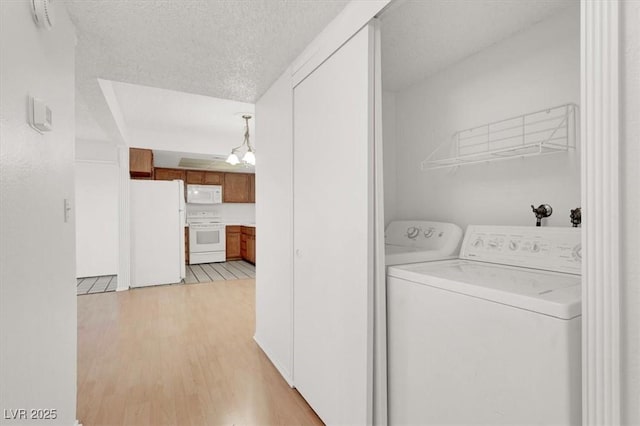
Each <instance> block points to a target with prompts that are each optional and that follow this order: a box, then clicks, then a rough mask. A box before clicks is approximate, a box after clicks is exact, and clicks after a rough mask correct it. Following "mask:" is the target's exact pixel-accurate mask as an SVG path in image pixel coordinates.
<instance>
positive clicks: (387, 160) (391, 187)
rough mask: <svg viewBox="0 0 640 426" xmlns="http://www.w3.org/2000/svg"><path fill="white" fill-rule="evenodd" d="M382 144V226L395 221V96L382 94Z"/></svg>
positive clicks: (389, 93)
mask: <svg viewBox="0 0 640 426" xmlns="http://www.w3.org/2000/svg"><path fill="white" fill-rule="evenodd" d="M382 143H383V152H382V157H383V165H384V170H383V176H384V225H385V227H386V226H387V225H388V224H389V222H391V221H392V220H395V219H396V215H397V212H396V204H397V199H396V193H397V192H396V185H397V174H398V172H397V159H396V94H395V93H394V92H388V91H387V92H383V93H382Z"/></svg>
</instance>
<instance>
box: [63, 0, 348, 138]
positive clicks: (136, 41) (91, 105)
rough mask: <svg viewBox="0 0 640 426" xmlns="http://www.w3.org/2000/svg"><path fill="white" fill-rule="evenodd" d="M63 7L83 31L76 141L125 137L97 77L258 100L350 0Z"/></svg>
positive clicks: (176, 0)
mask: <svg viewBox="0 0 640 426" xmlns="http://www.w3.org/2000/svg"><path fill="white" fill-rule="evenodd" d="M59 3H62V4H64V5H65V6H66V9H67V11H68V13H69V15H70V17H71V19H72V21H73V23H74V24H75V26H76V32H77V37H78V45H77V49H76V90H77V93H78V98H79V102H78V105H79V106H78V108H77V114H76V115H77V117H76V119H77V121H78V133H77V137H78V138H79V139H95V138H96V137H98V136H99V135H100V133H102V134H103V135H106V138H108V139H109V140H112V141H120V142H121V137H120V135H119V132H118V130H117V127H116V126H115V122H114V120H113V118H112V116H111V114H110V111H109V109H108V107H107V105H106V103H105V102H104V97H103V95H102V93H101V91H100V88H99V86H98V83H97V79H98V78H102V79H105V80H112V81H119V82H125V83H132V84H139V85H144V86H152V87H158V88H164V89H171V90H177V91H182V92H187V93H195V94H200V95H206V96H212V97H217V98H222V99H230V100H235V101H242V102H250V103H254V102H255V101H256V100H257V99H258V98H259V97H260V96H261V95H262V94H263V93H264V92H265V91H266V90H267V89H268V88H269V86H270V85H271V83H273V81H275V80H276V78H277V77H278V76H279V75H280V74H281V73H282V72H284V70H285V69H286V67H287V66H288V65H289V64H290V63H291V62H292V61H293V60H294V59H295V58H296V57H297V56H298V55H299V54H300V53H301V52H302V50H303V49H304V48H305V47H306V46H307V45H308V44H309V43H310V42H311V40H313V38H314V37H315V36H316V35H317V34H319V33H320V31H321V30H322V29H323V28H324V27H325V26H326V25H327V24H328V23H329V22H330V21H331V20H332V19H333V18H334V17H335V16H336V15H338V13H339V12H340V11H341V10H342V9H343V8H344V6H345V5H346V4H347V3H348V0H219V1H215V0H154V1H151V0H126V1H125V0H103V1H95V0H91V1H90V0H62V1H60V2H59ZM96 126H98V127H99V128H100V129H97V128H96Z"/></svg>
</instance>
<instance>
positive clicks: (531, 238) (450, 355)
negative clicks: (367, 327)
mask: <svg viewBox="0 0 640 426" xmlns="http://www.w3.org/2000/svg"><path fill="white" fill-rule="evenodd" d="M580 268H581V245H580V230H579V228H535V227H497V226H469V227H468V228H467V232H466V234H465V238H464V241H463V243H462V248H461V250H460V257H459V259H455V260H446V261H438V262H429V263H417V264H411V265H403V266H393V267H390V268H388V276H387V286H388V288H387V298H388V299H387V308H388V357H389V359H388V367H389V372H388V392H389V422H390V424H394V425H395V424H413V425H417V424H420V425H446V424H457V425H480V424H484V425H487V424H491V425H515V424H518V425H525V424H527V425H532V424H535V425H579V424H581V376H580V375H581V349H580V330H581V321H580V320H581V318H580V309H581V286H580V283H581V278H580Z"/></svg>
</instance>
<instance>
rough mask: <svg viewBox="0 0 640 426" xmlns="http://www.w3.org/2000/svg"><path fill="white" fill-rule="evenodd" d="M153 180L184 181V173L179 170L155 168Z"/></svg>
mask: <svg viewBox="0 0 640 426" xmlns="http://www.w3.org/2000/svg"><path fill="white" fill-rule="evenodd" d="M153 178H154V179H155V180H176V179H180V180H185V171H184V170H180V169H165V168H156V169H155V170H154V171H153Z"/></svg>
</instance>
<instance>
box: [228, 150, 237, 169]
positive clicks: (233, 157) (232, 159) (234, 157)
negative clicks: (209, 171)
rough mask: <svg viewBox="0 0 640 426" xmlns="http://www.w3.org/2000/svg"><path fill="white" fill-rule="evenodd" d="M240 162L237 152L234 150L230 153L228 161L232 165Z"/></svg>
mask: <svg viewBox="0 0 640 426" xmlns="http://www.w3.org/2000/svg"><path fill="white" fill-rule="evenodd" d="M239 162H240V160H239V159H238V156H237V155H236V153H235V152H232V153H231V154H229V156H228V157H227V163H229V164H231V165H232V166H235V165H236V164H238V163H239Z"/></svg>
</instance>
